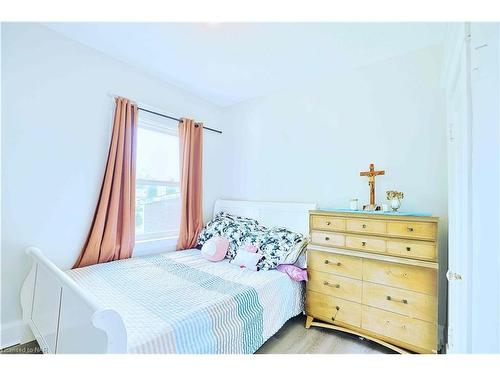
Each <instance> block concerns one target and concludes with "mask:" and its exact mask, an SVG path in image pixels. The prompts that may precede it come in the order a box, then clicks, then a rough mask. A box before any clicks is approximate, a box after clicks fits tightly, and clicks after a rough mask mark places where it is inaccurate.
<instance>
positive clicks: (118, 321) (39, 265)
mask: <svg viewBox="0 0 500 375" xmlns="http://www.w3.org/2000/svg"><path fill="white" fill-rule="evenodd" d="M315 208H316V204H314V203H285V202H251V201H237V200H222V199H219V200H217V201H216V203H215V207H214V214H215V213H217V212H219V211H222V210H223V211H226V212H228V213H231V214H234V215H240V216H246V217H251V218H254V219H257V220H259V222H261V223H262V224H264V225H268V226H272V225H276V226H284V227H287V228H289V229H291V230H294V231H297V232H301V233H304V234H305V233H308V218H309V215H308V212H309V210H313V209H315ZM26 254H28V255H29V256H30V257H31V258H32V260H33V266H32V268H31V271H30V273H29V274H28V277H27V278H26V280H25V281H24V284H23V287H22V290H21V306H22V310H23V320H24V322H25V323H26V324H27V325H28V326H29V328H30V329H31V331H32V332H33V335H34V336H35V338H36V339H37V341H38V343H39V345H40V348H41V349H42V350H43V352H44V353H126V352H127V332H126V329H125V325H124V324H123V320H122V318H121V316H120V314H119V313H118V312H116V311H115V310H112V309H103V308H102V307H100V306H98V304H97V303H96V302H95V301H94V298H93V296H92V295H91V294H89V293H87V292H86V291H84V290H83V289H82V288H81V287H80V286H78V285H77V284H76V283H75V282H74V281H73V280H72V279H71V278H70V277H69V276H68V275H66V273H64V272H63V271H62V270H60V269H59V268H58V267H57V266H55V265H54V264H53V263H52V262H51V261H50V260H49V259H48V258H46V257H45V256H44V255H43V253H42V252H41V251H40V250H39V249H37V248H35V247H28V248H27V249H26Z"/></svg>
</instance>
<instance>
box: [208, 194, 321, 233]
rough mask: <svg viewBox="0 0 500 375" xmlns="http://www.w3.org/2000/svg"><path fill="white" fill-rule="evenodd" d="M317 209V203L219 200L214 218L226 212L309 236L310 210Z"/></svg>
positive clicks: (215, 207)
mask: <svg viewBox="0 0 500 375" xmlns="http://www.w3.org/2000/svg"><path fill="white" fill-rule="evenodd" d="M316 208H317V205H316V203H292V202H254V201H239V200H226V199H218V200H217V201H216V202H215V206H214V216H215V214H217V213H218V212H220V211H224V212H227V213H229V214H232V215H238V216H245V217H250V218H252V219H256V220H258V221H259V223H261V224H262V225H265V226H279V227H285V228H288V229H290V230H293V231H295V232H299V233H303V234H306V235H307V234H308V233H309V210H314V209H316Z"/></svg>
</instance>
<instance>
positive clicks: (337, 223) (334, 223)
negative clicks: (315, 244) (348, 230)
mask: <svg viewBox="0 0 500 375" xmlns="http://www.w3.org/2000/svg"><path fill="white" fill-rule="evenodd" d="M311 228H313V229H319V230H340V231H344V230H345V219H342V218H338V217H332V216H319V215H312V216H311Z"/></svg>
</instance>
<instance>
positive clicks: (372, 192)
mask: <svg viewBox="0 0 500 375" xmlns="http://www.w3.org/2000/svg"><path fill="white" fill-rule="evenodd" d="M383 174H385V171H376V170H375V166H374V165H373V164H370V170H369V171H366V172H360V173H359V175H360V176H368V186H370V208H371V209H373V210H375V209H376V206H375V176H380V175H383Z"/></svg>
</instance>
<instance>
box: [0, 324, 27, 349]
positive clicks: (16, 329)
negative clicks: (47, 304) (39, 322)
mask: <svg viewBox="0 0 500 375" xmlns="http://www.w3.org/2000/svg"><path fill="white" fill-rule="evenodd" d="M34 339H35V337H34V336H33V334H32V333H31V330H30V329H29V328H28V326H27V325H26V324H25V323H24V322H23V321H22V320H21V319H19V320H15V321H13V322H10V323H7V324H2V326H1V328H0V349H4V348H8V347H9V346H12V345H17V344H24V343H26V342H29V341H32V340H34Z"/></svg>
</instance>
